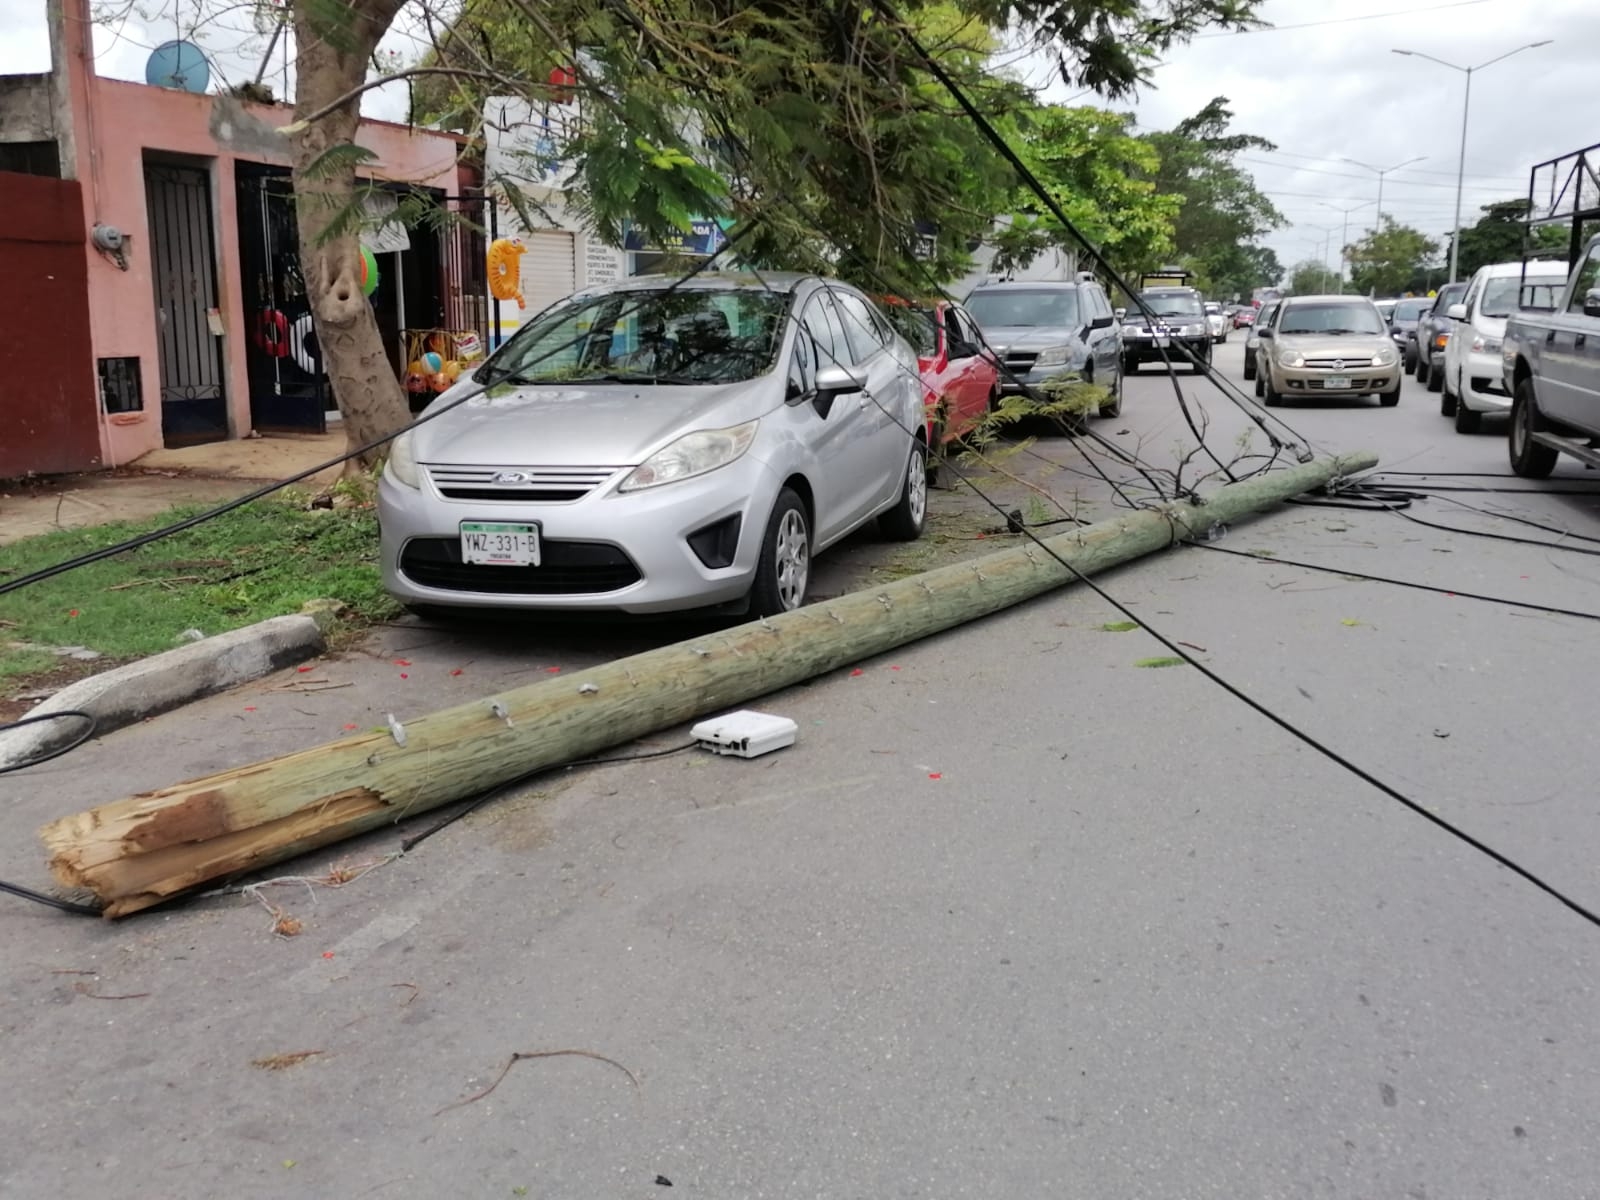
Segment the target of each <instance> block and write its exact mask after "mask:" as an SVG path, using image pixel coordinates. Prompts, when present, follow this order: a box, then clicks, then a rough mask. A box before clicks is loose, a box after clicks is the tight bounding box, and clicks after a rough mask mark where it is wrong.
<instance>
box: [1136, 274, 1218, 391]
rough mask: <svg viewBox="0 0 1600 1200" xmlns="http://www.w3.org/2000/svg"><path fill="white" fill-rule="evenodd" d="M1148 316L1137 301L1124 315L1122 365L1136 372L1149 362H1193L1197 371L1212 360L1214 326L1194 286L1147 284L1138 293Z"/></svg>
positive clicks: (1191, 363)
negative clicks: (1156, 285) (1156, 286)
mask: <svg viewBox="0 0 1600 1200" xmlns="http://www.w3.org/2000/svg"><path fill="white" fill-rule="evenodd" d="M1139 299H1140V300H1142V301H1143V302H1144V307H1145V308H1147V309H1149V311H1150V312H1152V313H1153V314H1154V319H1153V320H1152V319H1151V318H1150V317H1146V316H1145V314H1144V312H1143V311H1141V309H1140V307H1139V306H1138V305H1135V306H1133V307H1132V308H1130V309H1128V311H1127V314H1126V315H1125V316H1124V317H1123V319H1122V369H1123V371H1124V372H1125V373H1126V374H1129V375H1132V374H1134V373H1136V372H1137V371H1138V370H1139V368H1140V367H1141V366H1143V365H1144V364H1145V363H1147V362H1159V363H1166V362H1171V363H1172V364H1173V366H1182V365H1184V364H1185V363H1188V364H1190V368H1191V370H1193V371H1194V372H1195V373H1196V374H1198V373H1199V372H1201V371H1203V370H1205V366H1206V364H1209V363H1210V362H1211V340H1212V338H1211V326H1210V325H1209V324H1208V323H1207V320H1206V311H1205V307H1204V301H1203V300H1201V298H1200V293H1199V292H1197V291H1196V290H1195V289H1194V288H1191V287H1163V288H1146V289H1144V290H1143V291H1141V292H1140V293H1139Z"/></svg>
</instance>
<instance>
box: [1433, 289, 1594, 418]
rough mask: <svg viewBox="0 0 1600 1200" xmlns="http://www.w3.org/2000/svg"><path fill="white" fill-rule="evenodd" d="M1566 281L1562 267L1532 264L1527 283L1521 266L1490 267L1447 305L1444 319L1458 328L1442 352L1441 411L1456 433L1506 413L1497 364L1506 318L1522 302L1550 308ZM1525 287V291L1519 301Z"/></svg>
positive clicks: (1508, 400) (1505, 396)
mask: <svg viewBox="0 0 1600 1200" xmlns="http://www.w3.org/2000/svg"><path fill="white" fill-rule="evenodd" d="M1566 282H1567V275H1566V269H1565V265H1564V264H1562V263H1555V262H1530V263H1528V265H1527V279H1526V280H1525V281H1524V279H1523V265H1522V264H1521V263H1520V262H1510V263H1494V264H1492V265H1490V266H1486V267H1479V268H1478V273H1477V274H1476V275H1474V276H1473V277H1472V282H1471V283H1470V284H1468V285H1467V294H1466V295H1465V296H1464V297H1462V302H1461V303H1460V304H1452V305H1451V306H1450V308H1449V310H1448V312H1447V314H1446V315H1448V316H1449V317H1450V319H1451V320H1452V321H1454V322H1456V327H1455V329H1454V330H1453V331H1452V332H1451V334H1450V341H1449V343H1448V345H1446V347H1445V351H1444V398H1443V399H1442V400H1441V401H1440V403H1439V411H1440V412H1442V413H1443V414H1444V415H1445V416H1447V417H1451V416H1453V417H1455V419H1456V432H1457V433H1477V432H1478V430H1479V429H1480V428H1482V425H1483V414H1484V413H1500V412H1508V411H1510V408H1511V394H1510V393H1509V392H1507V391H1506V385H1505V378H1504V367H1503V364H1502V363H1501V361H1500V343H1501V341H1502V339H1503V338H1504V337H1505V334H1506V318H1507V317H1509V316H1510V315H1511V313H1512V312H1513V311H1514V310H1515V309H1517V308H1520V307H1521V306H1522V305H1524V304H1531V305H1532V306H1534V307H1536V308H1537V307H1545V308H1549V307H1552V306H1553V305H1554V304H1555V302H1556V300H1557V298H1558V297H1559V296H1560V295H1561V289H1562V288H1563V287H1565V286H1566ZM1524 286H1526V287H1527V289H1528V291H1527V293H1526V294H1525V295H1523V296H1522V298H1521V299H1520V300H1519V298H1518V293H1519V291H1520V290H1521V289H1522V288H1523V287H1524Z"/></svg>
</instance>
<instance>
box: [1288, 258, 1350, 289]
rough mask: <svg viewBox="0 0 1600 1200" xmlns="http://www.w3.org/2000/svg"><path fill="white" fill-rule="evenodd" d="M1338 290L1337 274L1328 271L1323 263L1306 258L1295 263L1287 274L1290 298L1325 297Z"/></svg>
mask: <svg viewBox="0 0 1600 1200" xmlns="http://www.w3.org/2000/svg"><path fill="white" fill-rule="evenodd" d="M1338 290H1339V273H1338V272H1337V271H1330V270H1328V268H1327V266H1325V265H1324V264H1323V263H1320V262H1317V261H1316V259H1312V258H1308V259H1305V260H1304V261H1302V262H1298V263H1295V265H1294V269H1293V270H1291V271H1290V272H1289V294H1290V295H1291V296H1326V295H1329V294H1331V293H1336V292H1338Z"/></svg>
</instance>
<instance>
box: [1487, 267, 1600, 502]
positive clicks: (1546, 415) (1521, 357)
mask: <svg viewBox="0 0 1600 1200" xmlns="http://www.w3.org/2000/svg"><path fill="white" fill-rule="evenodd" d="M1502 356H1503V361H1504V367H1505V382H1506V390H1507V391H1509V392H1510V393H1511V397H1512V399H1511V437H1510V450H1511V469H1512V470H1514V471H1515V472H1516V473H1517V474H1518V475H1521V476H1524V477H1525V478H1528V479H1545V478H1548V477H1549V475H1550V472H1552V471H1554V470H1555V468H1556V460H1557V459H1558V458H1559V456H1560V455H1563V454H1566V455H1569V456H1571V457H1572V458H1575V459H1577V460H1578V461H1580V462H1582V463H1585V464H1587V465H1588V466H1589V467H1591V468H1600V237H1596V238H1593V239H1591V240H1590V242H1589V244H1588V245H1587V246H1585V247H1584V249H1583V255H1582V257H1581V258H1579V259H1578V265H1577V267H1576V268H1574V270H1573V272H1572V274H1571V276H1570V277H1569V278H1568V279H1567V286H1566V289H1565V290H1564V291H1563V292H1562V294H1561V298H1560V300H1559V301H1557V303H1556V307H1555V308H1554V309H1552V310H1549V311H1540V310H1534V309H1522V310H1519V311H1517V312H1514V313H1512V315H1511V318H1510V320H1509V321H1507V323H1506V334H1505V341H1504V343H1503V345H1502Z"/></svg>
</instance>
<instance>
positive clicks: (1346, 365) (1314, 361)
mask: <svg viewBox="0 0 1600 1200" xmlns="http://www.w3.org/2000/svg"><path fill="white" fill-rule="evenodd" d="M1371 366H1372V359H1371V358H1370V357H1369V358H1308V359H1306V361H1305V367H1306V369H1308V370H1312V371H1357V370H1365V369H1367V368H1369V367H1371Z"/></svg>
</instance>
